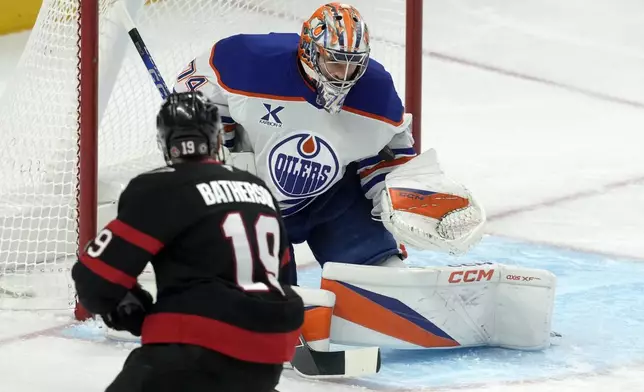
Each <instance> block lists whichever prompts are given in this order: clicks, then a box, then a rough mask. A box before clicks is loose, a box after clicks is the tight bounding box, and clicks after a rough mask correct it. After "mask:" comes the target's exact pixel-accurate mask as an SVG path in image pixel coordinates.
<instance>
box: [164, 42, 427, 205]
mask: <svg viewBox="0 0 644 392" xmlns="http://www.w3.org/2000/svg"><path fill="white" fill-rule="evenodd" d="M298 40H299V35H297V34H277V33H272V34H262V35H236V36H232V37H229V38H225V39H223V40H221V41H219V42H217V43H216V44H215V45H214V46H213V48H212V50H211V51H209V52H208V53H205V54H203V55H202V56H199V57H197V58H196V59H194V60H193V61H192V62H190V63H189V64H188V66H187V68H186V69H185V70H184V71H183V72H181V74H180V75H179V76H178V78H177V81H176V84H175V86H174V89H175V91H192V90H199V91H201V92H203V93H204V94H205V95H206V96H208V97H209V98H211V99H212V100H214V101H215V102H216V103H217V104H219V106H220V110H221V114H222V120H223V122H224V129H225V145H226V146H227V147H228V148H229V149H231V151H236V152H238V151H251V152H253V153H254V155H255V166H256V171H257V175H258V176H259V177H261V178H262V179H263V180H264V181H265V182H266V184H267V185H268V186H269V187H270V188H271V191H272V192H273V194H274V195H275V197H276V198H277V200H278V201H279V203H280V208H281V210H282V213H283V215H284V216H288V215H291V214H293V213H296V212H298V211H300V210H301V209H303V208H305V207H306V206H307V205H308V204H309V203H311V202H312V201H313V200H314V198H315V197H316V196H318V195H320V194H322V193H324V192H325V191H326V190H328V189H329V188H330V187H331V186H333V184H335V183H336V182H337V181H339V180H340V179H341V178H342V176H343V175H344V173H345V171H346V170H347V166H349V165H350V164H352V163H354V165H355V167H357V169H356V170H357V171H358V174H359V176H360V179H361V185H362V189H363V191H364V193H365V195H366V196H367V198H369V199H375V200H374V204H376V205H377V204H378V201H379V198H380V195H381V191H382V189H384V179H385V176H386V175H387V174H388V173H389V172H391V171H392V170H393V169H394V168H395V167H397V166H399V165H401V164H403V163H405V162H407V161H409V160H410V159H411V158H412V157H413V156H414V155H415V153H414V150H413V147H412V146H413V139H412V136H411V133H410V124H411V115H405V114H404V110H403V105H402V103H401V101H400V98H399V97H398V95H397V93H396V91H395V88H394V85H393V81H392V79H391V76H390V75H389V73H388V72H387V71H385V69H384V68H383V67H382V65H380V64H379V63H377V62H376V61H374V60H371V61H370V63H369V66H368V68H367V71H366V73H365V75H364V76H363V77H362V78H361V79H360V80H359V81H358V82H357V83H356V85H355V86H354V87H353V88H352V89H351V92H350V93H349V95H348V96H347V99H346V101H345V104H344V107H343V110H342V111H341V112H340V113H339V114H335V115H333V114H329V113H327V112H326V111H325V110H324V109H322V108H321V107H320V106H319V105H318V104H317V103H316V96H317V94H316V92H315V89H314V88H313V87H312V86H311V85H310V83H309V82H308V80H307V79H306V76H305V75H304V74H303V72H302V70H301V68H300V65H299V63H298V60H297V48H298ZM385 147H388V148H386V151H387V152H388V156H387V157H386V158H383V157H381V156H380V155H379V153H380V151H381V150H383V148H385Z"/></svg>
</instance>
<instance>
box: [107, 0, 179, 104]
mask: <svg viewBox="0 0 644 392" xmlns="http://www.w3.org/2000/svg"><path fill="white" fill-rule="evenodd" d="M116 7H117V10H118V17H119V19H120V20H121V23H122V24H123V27H125V29H126V30H127V33H128V35H129V36H130V39H131V40H132V43H133V44H134V47H135V48H136V51H137V52H138V53H139V56H140V57H141V60H142V61H143V64H145V67H146V68H147V69H148V73H149V74H150V77H151V78H152V82H153V83H154V85H155V86H156V87H157V89H158V90H159V94H161V98H162V99H166V98H167V97H168V95H170V90H169V89H168V86H167V85H166V84H165V81H164V80H163V76H161V72H160V71H159V68H158V67H157V65H156V64H155V62H154V59H153V58H152V55H151V54H150V51H149V50H148V47H147V45H145V41H143V37H141V33H139V30H138V29H137V28H136V25H135V24H134V21H133V20H132V17H131V16H130V14H129V13H128V11H127V9H126V8H125V3H124V2H123V1H120V2H118V3H117V4H116Z"/></svg>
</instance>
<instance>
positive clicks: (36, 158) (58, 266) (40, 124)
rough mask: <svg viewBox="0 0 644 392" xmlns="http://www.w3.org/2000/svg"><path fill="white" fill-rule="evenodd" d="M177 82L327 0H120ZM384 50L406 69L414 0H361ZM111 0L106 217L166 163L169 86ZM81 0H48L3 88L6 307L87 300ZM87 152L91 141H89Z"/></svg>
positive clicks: (0, 189) (394, 65) (101, 138)
mask: <svg viewBox="0 0 644 392" xmlns="http://www.w3.org/2000/svg"><path fill="white" fill-rule="evenodd" d="M118 1H124V2H125V5H126V8H127V10H128V12H129V14H130V15H131V16H132V18H133V20H134V21H135V24H136V26H137V28H138V29H139V31H140V32H141V34H142V36H143V38H144V39H145V41H146V44H147V45H148V48H149V50H150V53H151V54H152V56H153V57H154V60H155V62H156V64H157V66H158V67H159V70H160V71H161V74H162V76H163V77H164V78H165V80H166V82H167V83H168V84H169V87H171V85H172V83H173V80H174V77H175V76H176V75H177V74H178V73H179V72H180V71H181V70H182V69H183V68H184V67H185V66H186V65H187V63H188V62H189V61H190V60H192V59H193V58H194V57H195V56H197V55H198V54H200V53H202V52H204V51H206V50H208V49H209V48H210V47H211V46H212V44H213V43H214V42H216V41H217V40H218V39H220V38H223V37H226V36H229V35H231V34H236V33H267V32H297V33H299V31H300V29H301V24H302V22H303V21H304V20H305V19H306V18H308V17H309V16H310V14H311V13H312V12H313V11H314V10H315V9H316V8H317V7H318V6H320V5H321V4H322V3H323V2H322V1H320V0H246V1H244V0H153V1H143V0H118ZM351 4H353V5H355V6H356V7H357V8H358V9H359V10H360V11H361V12H362V14H363V16H364V17H365V19H366V21H367V23H368V24H369V27H370V33H371V37H372V56H373V57H374V58H376V59H377V60H378V61H380V62H381V63H383V64H384V65H385V67H386V68H387V69H388V70H389V71H390V72H391V73H392V76H393V78H394V81H395V83H396V87H397V89H398V92H399V94H400V95H401V97H404V93H405V91H404V75H405V1H404V0H354V1H352V2H351ZM115 5H116V2H115V1H114V0H100V1H99V9H100V13H99V43H100V45H99V92H98V103H99V104H98V116H99V123H100V126H99V130H98V151H96V152H94V151H92V152H90V153H95V154H97V159H98V176H99V179H98V182H99V190H98V198H99V206H97V207H98V211H99V228H100V227H101V225H102V224H104V223H106V222H105V221H106V220H107V219H109V218H110V217H111V216H112V215H113V214H114V211H115V209H114V207H115V206H114V204H113V202H114V200H116V198H117V197H118V193H119V192H120V190H121V189H122V188H123V187H124V186H125V185H126V184H127V182H128V180H129V179H130V178H131V177H132V176H134V175H136V174H138V173H140V172H142V171H144V170H148V169H152V168H154V167H158V166H160V165H162V164H163V160H162V155H161V154H160V152H159V151H158V149H157V142H156V129H155V119H156V112H157V110H158V107H159V105H160V104H161V98H160V95H159V92H158V90H157V89H156V87H155V86H154V84H153V83H151V81H150V77H149V75H148V73H147V70H146V68H145V66H144V65H143V64H142V62H141V59H140V58H139V55H138V54H137V52H136V50H135V49H134V47H133V45H132V43H131V42H130V40H129V37H128V35H127V32H126V31H125V29H124V28H123V27H122V25H121V24H120V22H119V20H118V18H117V17H116V7H115ZM81 21H82V19H81V18H80V15H79V0H44V1H43V5H42V8H41V10H40V14H39V16H38V19H37V21H36V25H35V26H34V29H33V30H32V32H31V35H30V37H29V41H28V43H27V45H26V48H25V50H24V53H23V55H22V57H21V59H20V61H19V63H18V65H17V67H16V70H15V72H14V74H13V75H12V76H11V79H10V81H9V83H7V86H6V88H5V90H4V93H3V95H2V97H0V137H1V139H0V140H1V143H2V144H3V147H4V148H3V152H2V153H1V154H0V160H1V161H0V163H1V164H0V309H1V308H12V309H64V308H72V307H74V306H75V301H74V291H73V283H72V281H71V278H70V276H69V270H70V267H71V265H72V264H73V262H74V261H75V257H76V253H77V250H78V246H79V244H78V223H77V222H78V212H77V210H78V195H79V191H80V189H81V184H80V183H79V180H78V177H79V169H78V167H79V166H78V165H79V153H80V151H79V119H80V109H79V80H80V78H82V77H83V74H82V71H80V68H79V56H80V50H79V34H80V33H79V31H80V23H81ZM85 153H87V151H85Z"/></svg>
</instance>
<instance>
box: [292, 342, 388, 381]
mask: <svg viewBox="0 0 644 392" xmlns="http://www.w3.org/2000/svg"><path fill="white" fill-rule="evenodd" d="M291 365H292V366H293V370H295V372H296V373H297V374H298V375H300V376H302V377H304V378H341V377H347V378H348V377H360V376H366V375H370V374H374V373H378V371H380V349H379V348H378V347H366V348H357V349H352V350H345V351H315V350H313V349H312V348H311V346H309V344H308V343H307V342H306V340H304V338H303V337H302V336H300V344H299V345H298V346H297V347H296V348H295V356H294V357H293V360H292V361H291Z"/></svg>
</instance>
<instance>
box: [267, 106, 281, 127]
mask: <svg viewBox="0 0 644 392" xmlns="http://www.w3.org/2000/svg"><path fill="white" fill-rule="evenodd" d="M264 107H265V108H266V110H268V113H267V114H266V115H265V116H264V117H262V120H264V121H270V119H271V117H273V121H274V122H276V123H277V124H281V123H282V121H281V120H280V118H279V117H277V113H279V112H281V111H282V110H283V109H284V106H278V107H276V108H275V109H273V108H272V106H271V105H270V104H268V103H265V104H264Z"/></svg>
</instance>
